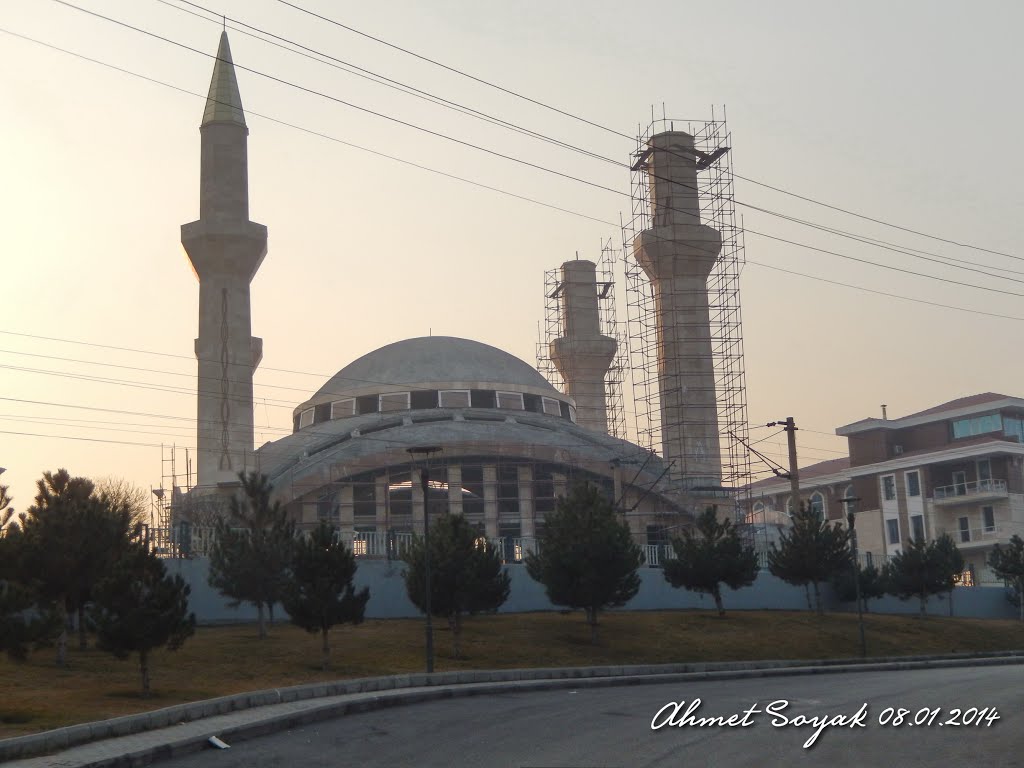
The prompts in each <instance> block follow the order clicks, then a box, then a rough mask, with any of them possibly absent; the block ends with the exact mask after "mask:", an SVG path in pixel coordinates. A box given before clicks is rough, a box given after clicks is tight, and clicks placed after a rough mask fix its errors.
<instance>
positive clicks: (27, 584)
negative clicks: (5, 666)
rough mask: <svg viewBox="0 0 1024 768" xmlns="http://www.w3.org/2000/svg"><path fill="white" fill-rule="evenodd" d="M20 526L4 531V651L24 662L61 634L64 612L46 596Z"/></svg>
mask: <svg viewBox="0 0 1024 768" xmlns="http://www.w3.org/2000/svg"><path fill="white" fill-rule="evenodd" d="M25 554H26V552H25V546H24V537H23V536H22V534H21V530H20V529H19V528H18V527H16V526H10V527H8V528H7V529H6V530H0V651H3V652H4V653H6V654H7V655H8V657H10V658H11V659H13V660H15V661H24V660H25V658H26V657H27V656H28V651H29V648H30V647H32V646H35V647H39V646H41V645H45V644H46V643H47V642H49V641H52V640H53V639H54V638H56V637H57V635H58V634H60V631H61V622H60V615H59V614H58V612H57V611H56V609H55V608H54V606H53V604H52V603H48V602H46V601H45V600H43V599H42V596H41V595H40V593H39V590H38V584H37V583H36V582H35V581H34V580H33V579H32V568H31V567H30V566H29V564H28V562H27V559H26V557H25Z"/></svg>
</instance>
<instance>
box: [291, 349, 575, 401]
mask: <svg viewBox="0 0 1024 768" xmlns="http://www.w3.org/2000/svg"><path fill="white" fill-rule="evenodd" d="M422 389H438V390H440V389H467V390H471V389H491V390H503V391H509V392H522V393H525V394H533V395H541V396H546V397H557V398H558V399H560V400H564V399H566V398H565V396H564V395H562V394H561V393H559V392H558V391H557V390H556V389H555V388H554V387H553V386H551V384H550V383H548V381H547V379H545V378H544V377H543V376H542V375H541V374H540V373H539V372H538V371H537V370H536V369H534V368H533V367H532V366H530V365H529V364H527V363H525V362H523V361H522V360H520V359H519V358H518V357H515V356H514V355H510V354H509V353H508V352H504V351H502V350H500V349H498V348H497V347H492V346H490V345H489V344H481V343H480V342H479V341H472V340H470V339H459V338H455V337H453V336H423V337H420V338H416V339H405V340H403V341H396V342H395V343H394V344H388V345H387V346H385V347H381V348H380V349H375V350H374V351H373V352H369V353H367V354H365V355H363V356H362V357H360V358H359V359H357V360H354V361H353V362H351V363H349V364H348V365H346V366H345V367H344V368H342V369H341V370H340V371H338V372H337V373H336V374H335V375H334V376H332V377H331V378H330V380H328V382H327V383H326V384H324V386H322V387H321V388H320V389H319V390H318V391H317V393H316V394H315V395H313V397H311V398H310V399H309V400H308V401H306V402H305V403H303V404H302V405H300V406H299V407H298V408H296V413H298V412H299V411H302V410H304V409H308V408H311V407H313V406H316V405H322V404H324V403H330V402H332V401H335V400H338V399H340V398H350V397H361V396H365V395H372V394H382V393H388V392H401V391H408V390H422Z"/></svg>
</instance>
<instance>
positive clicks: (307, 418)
mask: <svg viewBox="0 0 1024 768" xmlns="http://www.w3.org/2000/svg"><path fill="white" fill-rule="evenodd" d="M313 413H314V409H313V408H307V409H306V410H304V411H303V412H302V413H300V414H299V429H305V428H306V427H309V426H312V424H313Z"/></svg>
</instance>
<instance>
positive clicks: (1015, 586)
mask: <svg viewBox="0 0 1024 768" xmlns="http://www.w3.org/2000/svg"><path fill="white" fill-rule="evenodd" d="M988 567H989V568H991V569H992V570H993V571H994V572H995V574H996V576H998V577H999V578H1000V579H1003V580H1004V581H1005V582H1006V583H1007V584H1008V585H1009V586H1010V588H1011V589H1012V590H1013V593H1012V601H1013V602H1014V603H1015V604H1016V605H1017V607H1018V608H1020V620H1021V621H1022V622H1024V599H1021V598H1022V596H1024V539H1022V538H1021V537H1020V536H1018V535H1017V534H1016V533H1015V534H1013V536H1011V537H1010V543H1009V544H1008V545H1007V547H1006V549H1003V548H1002V547H1001V546H1000V545H999V544H995V545H993V547H992V551H991V552H990V553H989V555H988Z"/></svg>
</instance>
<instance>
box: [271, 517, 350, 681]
mask: <svg viewBox="0 0 1024 768" xmlns="http://www.w3.org/2000/svg"><path fill="white" fill-rule="evenodd" d="M355 574H356V558H355V555H353V554H352V551H351V550H350V549H348V548H347V547H346V546H345V545H344V543H342V542H341V541H338V540H337V538H336V536H335V530H334V527H333V526H331V525H328V524H327V523H326V522H324V521H321V522H320V525H319V527H318V528H316V529H315V530H313V531H312V532H310V534H309V536H308V537H306V538H304V539H300V540H298V541H296V542H295V543H294V545H293V554H292V560H291V568H290V571H289V576H288V580H287V582H286V584H285V589H284V591H283V604H284V609H285V610H286V611H287V612H288V615H289V616H290V617H291V622H292V624H295V625H296V626H299V627H302V628H303V629H304V630H306V631H307V632H309V633H311V634H312V633H315V632H319V633H320V636H321V638H322V640H323V644H322V647H321V650H322V651H323V659H322V666H323V669H327V666H328V664H329V663H330V651H331V649H330V644H329V642H328V632H330V630H331V627H333V626H334V625H335V624H346V623H347V624H359V623H361V622H362V621H363V613H364V612H365V610H366V603H367V601H368V600H369V599H370V589H369V587H363V588H362V589H361V590H359V591H358V592H356V591H355V588H354V587H353V585H352V579H353V578H354V577H355Z"/></svg>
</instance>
